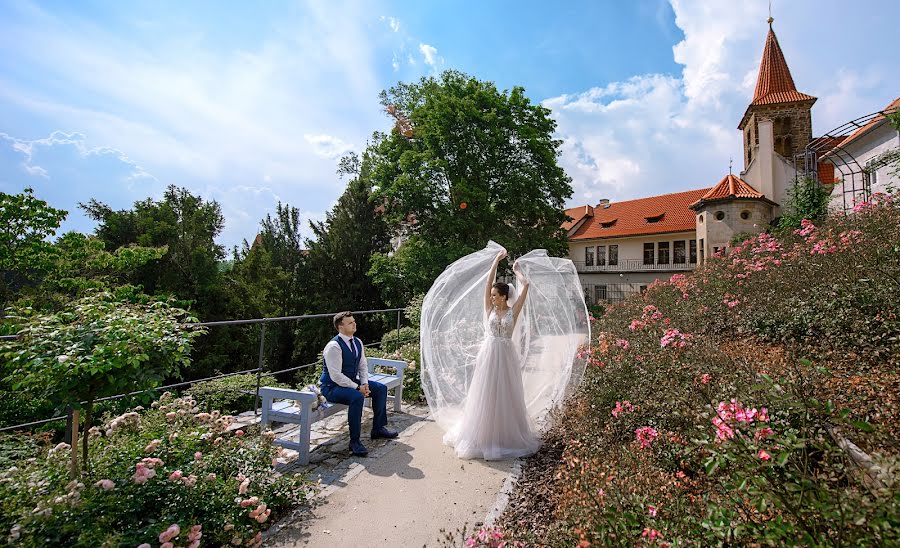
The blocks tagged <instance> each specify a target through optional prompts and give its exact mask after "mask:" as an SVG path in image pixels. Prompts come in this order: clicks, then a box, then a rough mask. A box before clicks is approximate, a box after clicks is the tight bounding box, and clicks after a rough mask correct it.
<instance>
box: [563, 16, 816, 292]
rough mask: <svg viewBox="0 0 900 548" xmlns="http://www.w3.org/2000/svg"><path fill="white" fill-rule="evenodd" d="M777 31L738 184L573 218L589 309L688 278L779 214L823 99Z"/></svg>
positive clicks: (746, 121)
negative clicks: (795, 71)
mask: <svg viewBox="0 0 900 548" xmlns="http://www.w3.org/2000/svg"><path fill="white" fill-rule="evenodd" d="M771 23H772V19H771V18H770V19H769V33H768V35H767V37H766V43H765V47H764V49H763V55H762V61H761V63H760V67H759V74H758V76H757V81H756V89H755V90H754V94H753V99H752V100H751V102H750V105H749V106H748V107H747V109H746V111H745V112H744V115H743V116H742V118H741V121H740V123H739V124H738V129H739V130H740V131H741V132H742V134H743V136H744V151H743V160H744V169H743V170H742V171H741V173H740V175H733V174H730V173H729V174H728V175H726V176H725V177H724V178H723V179H722V180H721V181H719V182H718V183H717V184H715V185H713V186H710V187H707V188H701V189H698V190H691V191H687V192H677V193H673V194H664V195H661V196H651V197H648V198H641V199H637V200H627V201H622V202H610V201H609V200H602V201H601V202H600V203H598V204H596V205H584V206H580V207H575V208H571V209H568V210H566V214H567V215H568V216H569V217H570V219H571V220H570V221H569V222H567V223H566V224H564V225H563V228H565V229H566V230H567V231H568V235H569V258H570V259H571V260H572V261H573V262H574V263H575V265H576V268H577V270H578V273H579V277H580V278H581V283H582V286H583V288H584V291H585V296H586V297H587V299H588V301H589V302H591V303H596V302H600V301H606V302H615V301H618V300H621V299H622V298H624V297H625V296H627V295H628V294H631V293H635V292H638V291H641V290H642V289H643V288H645V287H646V286H647V285H649V284H651V283H652V282H653V281H654V280H668V279H669V278H671V276H672V275H673V274H675V273H678V272H685V271H691V270H693V269H694V268H695V267H696V266H697V265H698V264H701V263H702V262H703V261H704V260H705V259H706V258H707V257H709V256H711V255H712V254H714V253H718V252H723V253H724V252H727V249H728V247H729V246H730V245H732V241H733V240H735V239H736V238H737V239H740V238H741V237H742V236H745V235H749V234H757V233H759V232H762V231H763V230H765V229H766V227H767V226H769V224H770V223H771V222H772V221H773V219H775V218H777V217H778V216H779V215H780V214H781V205H782V204H783V203H785V200H786V198H787V195H788V189H789V188H790V184H791V183H792V181H793V180H794V179H795V177H796V176H797V174H796V171H795V170H794V164H793V161H792V160H793V157H794V156H795V155H797V154H798V153H801V152H802V151H803V150H804V148H805V147H806V145H807V144H808V143H809V142H810V140H811V139H812V106H813V104H814V103H815V102H816V98H815V97H813V96H811V95H807V94H805V93H802V92H799V91H797V88H796V86H795V85H794V80H793V78H792V77H791V72H790V70H789V69H788V66H787V62H786V61H785V58H784V54H783V53H782V51H781V46H780V45H779V44H778V39H777V37H776V36H775V32H774V31H773V30H772V26H771Z"/></svg>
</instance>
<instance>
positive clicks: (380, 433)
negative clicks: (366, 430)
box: [372, 426, 399, 440]
mask: <svg viewBox="0 0 900 548" xmlns="http://www.w3.org/2000/svg"><path fill="white" fill-rule="evenodd" d="M398 435H399V433H398V432H394V431H393V430H388V429H387V428H385V427H384V426H382V427H381V428H378V429H376V430H372V439H373V440H377V439H380V438H385V439H389V440H392V439H394V438H396V437H397V436H398Z"/></svg>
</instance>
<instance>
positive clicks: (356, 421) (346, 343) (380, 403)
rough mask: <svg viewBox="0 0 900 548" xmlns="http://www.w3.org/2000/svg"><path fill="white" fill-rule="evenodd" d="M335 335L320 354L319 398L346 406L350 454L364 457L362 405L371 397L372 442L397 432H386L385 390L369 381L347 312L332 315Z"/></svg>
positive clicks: (359, 346)
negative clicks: (320, 388)
mask: <svg viewBox="0 0 900 548" xmlns="http://www.w3.org/2000/svg"><path fill="white" fill-rule="evenodd" d="M334 328H335V329H337V332H338V334H337V335H335V337H334V338H333V339H331V341H329V342H328V344H326V345H325V350H324V351H323V352H322V354H323V356H324V358H325V367H324V368H323V370H322V379H321V383H322V395H323V396H325V399H326V400H328V401H330V402H332V403H343V404H344V405H348V406H349V407H350V409H349V411H348V412H347V422H348V423H350V452H351V453H353V454H354V455H357V456H360V457H365V456H366V455H368V454H369V450H368V449H366V446H365V445H363V444H362V442H360V441H359V435H360V422H361V420H362V410H363V403H364V402H365V399H366V398H367V397H371V398H372V411H374V412H375V418H374V419H373V420H372V435H371V438H372V439H373V440H375V439H378V438H389V439H390V438H396V437H397V432H394V431H393V430H388V429H387V387H386V386H385V385H383V384H381V383H378V382H375V381H371V382H369V369H368V363H367V362H366V355H365V352H364V349H363V344H362V341H360V340H359V339H357V338H356V337H354V336H353V334H354V333H356V320H354V319H353V314H352V313H350V312H340V313H338V314H335V315H334Z"/></svg>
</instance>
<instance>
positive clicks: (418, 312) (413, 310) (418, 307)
mask: <svg viewBox="0 0 900 548" xmlns="http://www.w3.org/2000/svg"><path fill="white" fill-rule="evenodd" d="M424 300H425V294H424V293H422V294H420V295H416V296H415V297H413V298H412V300H411V301H409V304H408V305H406V312H405V315H406V319H407V320H409V324H410V325H411V326H413V327H415V328H418V327H419V321H420V320H421V319H422V301H424Z"/></svg>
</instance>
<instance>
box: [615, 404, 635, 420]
mask: <svg viewBox="0 0 900 548" xmlns="http://www.w3.org/2000/svg"><path fill="white" fill-rule="evenodd" d="M634 409H635V407H634V406H633V405H631V402H629V401H628V400H624V401H620V402H619V401H617V402H616V407H615V408H614V409H613V410H612V416H613V417H615V418H619V415H625V414H627V413H631V412H632V411H634Z"/></svg>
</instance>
